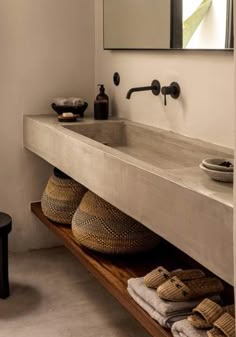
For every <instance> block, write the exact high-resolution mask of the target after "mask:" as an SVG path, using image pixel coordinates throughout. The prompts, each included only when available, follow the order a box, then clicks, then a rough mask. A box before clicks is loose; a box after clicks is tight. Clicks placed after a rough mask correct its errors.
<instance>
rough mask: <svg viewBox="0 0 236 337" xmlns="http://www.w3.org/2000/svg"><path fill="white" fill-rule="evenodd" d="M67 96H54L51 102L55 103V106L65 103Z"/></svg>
mask: <svg viewBox="0 0 236 337" xmlns="http://www.w3.org/2000/svg"><path fill="white" fill-rule="evenodd" d="M66 102H67V98H65V97H56V98H53V100H52V103H54V104H56V105H57V106H63V105H66Z"/></svg>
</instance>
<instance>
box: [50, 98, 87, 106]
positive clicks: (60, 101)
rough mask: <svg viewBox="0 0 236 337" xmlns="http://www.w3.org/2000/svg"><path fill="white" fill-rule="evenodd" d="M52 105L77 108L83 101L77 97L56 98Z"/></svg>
mask: <svg viewBox="0 0 236 337" xmlns="http://www.w3.org/2000/svg"><path fill="white" fill-rule="evenodd" d="M52 103H53V104H55V105H57V106H70V107H71V106H73V107H78V106H81V105H84V101H83V100H82V98H78V97H69V98H65V97H56V98H54V99H53V101H52Z"/></svg>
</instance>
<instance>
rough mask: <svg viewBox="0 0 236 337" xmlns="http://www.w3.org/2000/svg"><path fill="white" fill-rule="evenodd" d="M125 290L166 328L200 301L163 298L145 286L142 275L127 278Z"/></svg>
mask: <svg viewBox="0 0 236 337" xmlns="http://www.w3.org/2000/svg"><path fill="white" fill-rule="evenodd" d="M127 290H128V292H129V294H130V296H131V297H132V298H133V299H134V300H135V302H137V303H138V304H139V305H140V306H141V307H142V308H143V309H144V310H145V311H146V312H147V313H148V314H149V315H150V316H151V317H152V318H153V319H155V320H156V321H157V322H158V323H159V324H160V325H161V326H163V327H166V328H170V327H171V326H172V325H173V323H175V322H177V321H180V320H183V319H185V318H187V317H188V316H189V315H190V314H191V312H192V309H193V308H194V307H196V306H197V305H198V304H199V303H200V302H201V299H198V300H189V301H185V302H171V301H166V300H163V299H161V298H160V297H159V296H158V294H157V292H156V290H155V289H151V288H148V287H146V285H145V284H144V278H143V277H139V278H131V279H129V280H128V288H127ZM210 298H211V299H212V300H213V301H215V302H220V301H221V298H220V296H219V295H215V296H212V297H210ZM183 337H184V336H183ZM193 337H194V335H193ZM197 337H198V336H197ZM199 337H201V336H199Z"/></svg>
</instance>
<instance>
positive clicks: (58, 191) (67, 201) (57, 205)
mask: <svg viewBox="0 0 236 337" xmlns="http://www.w3.org/2000/svg"><path fill="white" fill-rule="evenodd" d="M86 191H87V189H86V188H85V187H84V186H82V185H81V184H79V183H77V182H76V181H75V180H73V179H72V178H70V177H69V176H67V175H66V174H64V173H63V172H61V171H59V170H58V169H56V168H55V169H54V172H53V175H52V176H51V177H50V179H49V181H48V183H47V186H46V188H45V191H44V193H43V196H42V200H41V205H42V211H43V213H44V215H45V216H46V217H47V218H48V219H50V220H52V221H55V222H58V223H61V224H66V225H71V221H72V217H73V215H74V213H75V211H76V209H77V208H78V206H79V203H80V202H81V200H82V198H83V196H84V194H85V193H86Z"/></svg>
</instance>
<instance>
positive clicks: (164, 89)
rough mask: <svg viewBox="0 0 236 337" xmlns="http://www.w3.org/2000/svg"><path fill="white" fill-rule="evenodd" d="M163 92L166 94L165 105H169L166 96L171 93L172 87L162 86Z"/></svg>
mask: <svg viewBox="0 0 236 337" xmlns="http://www.w3.org/2000/svg"><path fill="white" fill-rule="evenodd" d="M161 93H162V95H164V105H167V101H166V96H167V95H170V93H171V87H170V86H169V87H162V88H161Z"/></svg>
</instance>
